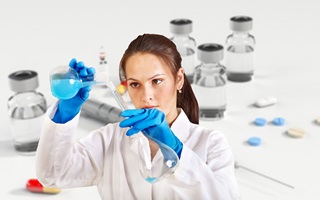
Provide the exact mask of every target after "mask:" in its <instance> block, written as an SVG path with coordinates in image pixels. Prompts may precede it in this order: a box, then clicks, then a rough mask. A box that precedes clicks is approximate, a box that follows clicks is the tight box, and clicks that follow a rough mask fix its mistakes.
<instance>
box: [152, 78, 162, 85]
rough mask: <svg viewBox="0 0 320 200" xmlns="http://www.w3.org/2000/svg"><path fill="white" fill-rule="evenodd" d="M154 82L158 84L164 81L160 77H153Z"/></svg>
mask: <svg viewBox="0 0 320 200" xmlns="http://www.w3.org/2000/svg"><path fill="white" fill-rule="evenodd" d="M152 82H153V83H154V84H156V85H157V84H160V83H161V82H162V80H160V79H153V80H152Z"/></svg>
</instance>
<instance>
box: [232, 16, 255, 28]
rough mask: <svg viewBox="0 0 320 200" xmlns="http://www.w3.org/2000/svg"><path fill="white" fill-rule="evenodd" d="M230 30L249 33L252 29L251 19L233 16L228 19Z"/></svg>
mask: <svg viewBox="0 0 320 200" xmlns="http://www.w3.org/2000/svg"><path fill="white" fill-rule="evenodd" d="M230 28H231V30H233V31H249V30H251V29H252V18H251V17H248V16H234V17H232V18H230Z"/></svg>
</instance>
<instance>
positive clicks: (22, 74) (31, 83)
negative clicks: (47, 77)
mask: <svg viewBox="0 0 320 200" xmlns="http://www.w3.org/2000/svg"><path fill="white" fill-rule="evenodd" d="M8 78H9V87H10V89H11V90H12V91H14V92H25V91H32V90H35V89H36V88H37V87H38V86H39V81H38V74H37V72H35V71H32V70H20V71H16V72H13V73H11V74H10V75H9V76H8Z"/></svg>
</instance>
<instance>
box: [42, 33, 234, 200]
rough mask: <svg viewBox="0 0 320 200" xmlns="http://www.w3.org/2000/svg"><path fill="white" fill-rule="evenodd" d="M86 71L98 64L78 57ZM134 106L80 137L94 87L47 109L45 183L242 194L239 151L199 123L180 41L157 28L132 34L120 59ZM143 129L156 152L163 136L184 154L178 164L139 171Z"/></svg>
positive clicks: (137, 193) (108, 193)
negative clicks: (159, 175) (148, 175)
mask: <svg viewBox="0 0 320 200" xmlns="http://www.w3.org/2000/svg"><path fill="white" fill-rule="evenodd" d="M70 66H71V67H73V68H75V69H76V70H78V71H79V72H80V74H81V75H82V76H84V77H85V76H87V75H88V74H92V73H93V72H92V70H91V69H90V68H87V67H85V66H84V65H83V63H82V62H76V60H72V61H71V62H70ZM119 72H120V78H121V79H125V80H126V81H127V85H128V92H129V95H130V98H131V100H132V103H133V105H134V106H135V108H136V109H132V110H125V111H123V112H122V116H123V117H125V120H123V121H122V122H120V123H115V124H108V125H106V126H105V127H102V128H100V129H98V130H94V131H92V132H91V133H90V134H89V135H88V136H86V137H84V138H82V139H81V140H80V141H77V142H76V141H75V140H74V138H75V130H76V127H77V123H78V119H79V111H80V108H81V105H82V104H83V103H84V102H85V101H86V99H87V98H88V97H89V92H90V87H86V88H83V89H81V90H80V91H79V93H78V94H77V96H75V97H73V98H72V99H68V100H59V101H58V102H57V103H56V104H55V105H53V106H52V107H51V108H50V109H49V110H48V118H47V119H46V121H45V125H44V128H43V133H42V136H41V139H40V142H39V146H38V150H37V177H38V179H39V180H40V181H41V183H42V184H43V185H45V186H47V187H59V188H68V187H69V188H70V187H82V186H91V185H97V187H98V191H99V194H100V196H101V198H102V199H239V195H238V192H237V184H236V180H235V176H234V159H233V155H232V152H231V149H230V146H229V145H228V143H227V141H226V139H225V137H224V136H223V134H222V133H220V132H219V131H217V130H211V129H207V128H205V127H202V126H199V125H198V123H199V116H198V104H197V101H196V98H195V96H194V94H193V92H192V89H191V85H190V83H189V82H188V80H187V78H186V76H185V74H184V70H183V68H182V67H181V57H180V54H179V53H178V51H177V49H176V46H175V45H174V43H173V42H172V41H171V40H169V39H168V38H166V37H164V36H161V35H156V34H144V35H140V36H138V37H137V38H136V39H135V40H133V41H132V42H131V43H130V45H129V46H128V49H127V50H126V51H125V53H124V55H123V57H122V59H121V62H120V70H119ZM142 130H143V131H144V133H145V134H146V135H147V138H148V140H149V142H150V150H151V157H152V158H153V157H154V156H155V155H156V153H157V151H158V150H159V149H158V148H155V147H154V146H153V145H152V144H153V143H154V141H160V142H162V143H164V144H166V145H167V146H169V147H170V148H172V149H173V150H174V151H175V152H176V153H177V155H178V156H179V158H180V161H179V166H178V167H177V169H176V171H175V172H174V173H173V174H171V175H169V176H167V177H165V178H164V179H163V180H161V181H159V182H156V183H154V184H150V183H148V182H147V181H145V180H144V179H143V178H142V176H141V175H140V173H139V167H138V159H137V151H136V150H135V149H136V147H137V137H136V136H137V135H136V133H137V132H139V131H142Z"/></svg>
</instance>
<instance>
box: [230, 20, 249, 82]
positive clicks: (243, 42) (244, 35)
mask: <svg viewBox="0 0 320 200" xmlns="http://www.w3.org/2000/svg"><path fill="white" fill-rule="evenodd" d="M230 28H231V30H232V31H233V33H232V34H231V35H229V36H228V37H227V40H226V60H225V61H226V62H225V65H226V68H227V77H228V80H230V81H234V82H246V81H250V80H251V79H252V76H253V72H254V48H255V38H254V36H252V35H251V34H250V33H249V31H250V30H251V29H252V18H251V17H247V16H235V17H232V18H231V19H230Z"/></svg>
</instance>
